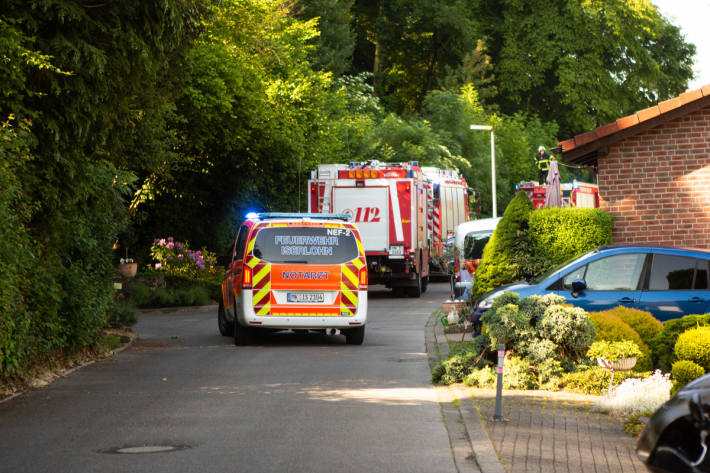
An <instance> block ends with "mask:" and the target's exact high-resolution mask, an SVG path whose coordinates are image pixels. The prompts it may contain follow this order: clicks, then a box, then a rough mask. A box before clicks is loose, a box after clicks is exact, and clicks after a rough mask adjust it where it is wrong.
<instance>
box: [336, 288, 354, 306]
mask: <svg viewBox="0 0 710 473" xmlns="http://www.w3.org/2000/svg"><path fill="white" fill-rule="evenodd" d="M343 288H344V289H342V290H341V291H340V294H341V298H340V301H341V305H342V300H343V299H342V296H345V297H347V298H348V300H349V301H350V303H351V304H352V305H355V306H356V305H357V296H356V295H355V291H351V290H349V289H347V288H345V285H343Z"/></svg>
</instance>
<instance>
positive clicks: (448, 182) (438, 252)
mask: <svg viewBox="0 0 710 473" xmlns="http://www.w3.org/2000/svg"><path fill="white" fill-rule="evenodd" d="M422 171H423V172H424V175H425V176H426V178H427V197H428V200H429V203H430V205H429V208H428V212H427V231H428V234H429V252H430V255H431V264H430V266H431V275H432V276H445V275H448V273H447V270H446V267H445V266H444V262H443V261H442V259H441V257H442V254H443V252H444V246H445V244H446V239H447V237H449V236H451V235H453V234H454V231H455V230H456V227H457V226H458V225H459V224H460V223H463V222H466V221H468V220H469V209H468V195H469V192H470V190H469V188H468V185H467V184H466V179H464V178H463V177H462V176H461V175H460V174H459V173H458V172H456V171H450V170H446V169H439V168H433V167H425V168H422Z"/></svg>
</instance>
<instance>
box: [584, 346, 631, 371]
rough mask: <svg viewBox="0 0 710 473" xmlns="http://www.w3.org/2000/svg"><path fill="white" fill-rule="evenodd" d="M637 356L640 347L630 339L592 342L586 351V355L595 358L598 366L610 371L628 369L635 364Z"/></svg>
mask: <svg viewBox="0 0 710 473" xmlns="http://www.w3.org/2000/svg"><path fill="white" fill-rule="evenodd" d="M639 356H641V349H640V348H639V347H638V345H636V344H635V343H634V342H632V341H631V340H622V341H619V342H610V341H606V340H601V341H598V342H594V343H592V346H591V347H589V351H588V352H587V357H589V358H591V359H596V360H597V363H598V364H599V366H601V367H602V368H605V369H608V370H612V371H629V370H630V369H631V368H633V367H634V366H635V365H636V359H637V357H639Z"/></svg>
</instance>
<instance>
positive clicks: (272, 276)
mask: <svg viewBox="0 0 710 473" xmlns="http://www.w3.org/2000/svg"><path fill="white" fill-rule="evenodd" d="M347 220H348V216H346V215H337V214H286V213H280V214H279V213H262V214H248V215H247V219H246V220H245V221H244V222H243V223H242V224H241V226H240V227H239V232H238V234H237V238H236V240H235V242H234V246H233V249H232V258H231V262H230V264H229V267H228V269H227V272H226V277H225V279H224V282H223V283H222V300H221V301H220V303H219V312H218V326H219V331H220V333H221V334H222V335H225V336H233V337H234V343H235V344H236V345H247V344H249V343H250V342H251V341H252V338H253V335H254V334H255V332H256V331H257V330H259V329H272V330H285V329H294V330H303V331H307V330H319V331H324V332H325V333H328V334H338V333H342V334H343V335H345V340H346V343H348V344H351V345H360V344H362V342H363V339H364V337H365V324H366V323H367V265H366V262H365V253H364V250H363V245H362V240H361V238H360V233H359V232H358V229H357V227H355V225H353V224H351V223H348V222H347Z"/></svg>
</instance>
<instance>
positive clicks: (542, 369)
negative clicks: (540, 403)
mask: <svg viewBox="0 0 710 473" xmlns="http://www.w3.org/2000/svg"><path fill="white" fill-rule="evenodd" d="M564 374H565V369H564V368H563V366H562V363H560V362H559V361H558V360H555V359H552V358H550V359H548V360H545V361H544V362H542V363H540V364H538V365H537V385H538V386H539V388H540V389H546V390H549V391H557V388H558V385H559V383H560V380H561V379H562V376H564Z"/></svg>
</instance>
